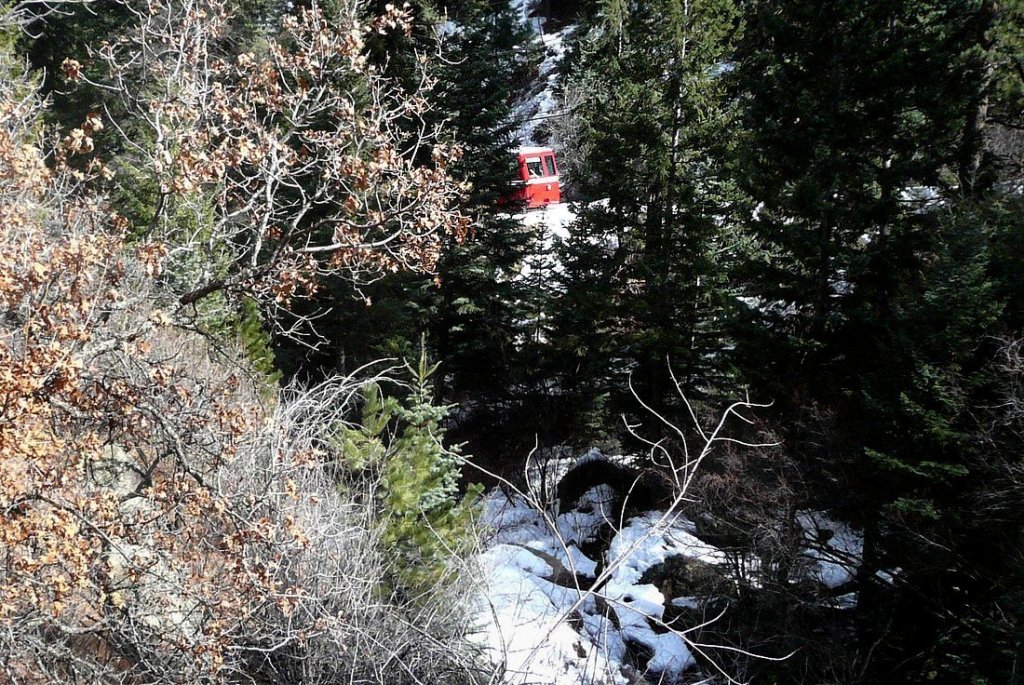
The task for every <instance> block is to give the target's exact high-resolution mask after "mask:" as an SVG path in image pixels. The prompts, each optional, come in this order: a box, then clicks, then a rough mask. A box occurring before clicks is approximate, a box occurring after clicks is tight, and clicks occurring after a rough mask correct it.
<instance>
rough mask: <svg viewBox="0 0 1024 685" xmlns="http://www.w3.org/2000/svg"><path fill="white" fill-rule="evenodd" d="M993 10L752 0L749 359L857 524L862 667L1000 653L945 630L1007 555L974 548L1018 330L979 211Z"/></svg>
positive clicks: (989, 666) (932, 666)
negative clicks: (955, 640) (756, 252)
mask: <svg viewBox="0 0 1024 685" xmlns="http://www.w3.org/2000/svg"><path fill="white" fill-rule="evenodd" d="M995 20H996V17H995V15H993V14H992V5H991V4H990V3H984V2H981V3H964V4H960V3H955V4H950V3H943V2H930V1H920V2H919V1H915V0H899V1H892V2H882V3H878V2H864V3H858V2H853V3H841V4H840V3H835V4H829V5H827V6H826V7H822V6H820V5H815V4H811V3H804V2H785V3H760V4H758V3H752V4H751V6H750V12H749V15H748V17H747V32H746V35H745V39H744V41H743V42H742V44H741V50H740V51H739V54H738V57H737V70H736V73H735V78H736V82H737V83H738V84H739V85H740V92H739V97H740V98H741V101H742V103H743V107H744V109H745V113H746V116H745V133H746V138H745V139H744V141H743V145H742V149H743V150H744V151H745V155H744V157H745V159H744V168H743V173H742V174H741V177H742V178H743V180H744V184H745V188H746V190H747V191H748V192H749V194H750V196H751V198H752V201H753V202H754V203H755V208H756V211H755V212H754V218H753V221H752V224H753V228H754V229H755V232H756V235H757V237H758V238H759V240H760V241H761V243H762V245H763V247H764V249H765V250H766V252H767V254H768V255H770V257H771V259H770V260H762V261H759V262H755V263H751V264H750V265H749V267H748V271H747V275H748V276H749V277H750V281H749V288H750V292H749V294H751V295H753V296H754V297H753V298H752V299H751V300H749V301H750V302H752V303H753V306H752V307H751V308H750V310H749V312H748V314H749V317H748V318H747V320H746V322H745V327H744V328H743V331H742V335H741V337H740V352H741V360H742V365H743V369H744V373H745V375H746V377H747V378H748V379H750V380H751V381H752V382H753V384H754V386H755V388H757V391H758V392H759V393H763V394H767V395H768V398H771V399H778V400H781V401H782V402H781V405H782V406H781V408H780V414H779V415H780V422H781V423H782V425H788V426H790V427H791V428H790V431H789V434H788V436H787V437H788V440H787V443H788V444H789V445H791V448H790V449H791V450H793V452H794V453H795V454H796V455H797V456H798V457H799V458H800V461H801V463H802V465H803V467H804V470H805V473H807V474H808V478H807V486H808V491H807V492H806V495H805V496H806V497H807V498H808V499H809V501H811V502H814V503H815V504H816V505H817V506H832V507H840V508H843V507H845V509H846V513H847V514H848V515H850V516H852V517H854V518H855V519H856V520H857V521H858V522H859V523H860V524H861V525H862V526H863V528H864V534H865V540H864V552H863V560H862V563H861V566H860V570H859V573H858V577H857V589H858V609H857V618H858V624H857V627H858V636H859V641H858V642H857V643H856V644H855V645H854V648H855V649H860V650H862V651H861V654H862V655H864V657H865V658H868V659H869V660H868V662H867V665H866V667H865V671H864V673H865V679H866V680H867V681H868V682H888V681H891V679H892V678H898V679H900V680H907V681H910V680H922V681H923V680H936V679H940V680H941V679H942V678H947V677H948V678H949V682H964V681H965V680H970V679H972V678H973V679H975V682H989V680H985V678H993V677H996V676H994V674H996V673H998V672H999V668H1001V666H993V664H994V660H993V659H991V658H989V657H987V656H986V657H982V656H980V652H979V651H977V650H976V651H974V652H973V653H971V654H968V652H970V650H966V651H960V650H959V648H957V649H952V648H951V646H950V644H949V643H945V646H942V645H940V644H939V643H937V640H938V639H939V636H942V635H951V634H957V635H966V634H967V633H970V632H971V631H972V630H975V629H976V628H977V626H978V625H980V624H981V623H983V622H984V621H987V620H989V618H990V617H991V615H992V614H991V612H992V610H993V607H992V605H991V604H988V603H987V601H988V600H987V599H986V598H987V597H991V594H992V592H993V587H994V586H998V585H999V584H1000V581H999V580H998V579H999V578H1001V577H1003V576H1002V574H1004V573H1006V572H1007V571H1006V570H1005V569H1007V568H1008V567H1007V566H1006V563H1007V556H1006V555H1007V554H1008V553H1009V552H1010V550H1007V548H1006V547H1005V546H1003V545H988V546H987V549H988V550H989V552H990V553H992V552H994V551H995V550H996V549H999V550H1000V551H999V552H998V553H996V554H994V555H993V556H991V557H989V558H988V560H987V562H986V563H985V564H978V563H977V559H978V554H979V549H978V548H977V543H978V542H979V541H981V540H991V539H992V536H991V533H992V531H989V530H987V529H986V527H985V526H984V525H979V524H978V522H976V521H974V520H972V519H973V516H972V508H973V507H974V506H975V504H976V502H977V501H978V499H977V498H982V497H983V495H982V494H981V493H983V492H985V491H986V489H987V488H988V487H989V486H988V485H987V484H986V482H987V481H988V480H989V479H990V478H991V475H992V471H991V468H989V467H987V466H985V464H986V457H983V456H982V454H983V450H986V449H988V448H983V447H982V444H983V440H984V438H983V436H984V434H985V432H986V431H985V430H984V429H982V427H981V425H980V424H979V423H978V421H977V418H978V416H979V412H980V413H984V412H983V411H982V410H981V408H982V407H984V406H986V405H988V404H989V402H991V401H992V400H991V398H992V397H993V395H994V394H998V393H997V391H996V390H995V389H994V388H995V387H996V386H998V385H999V380H998V379H997V378H995V377H993V376H992V375H991V372H990V371H989V370H988V369H989V360H991V359H992V357H993V354H994V351H995V350H994V347H995V346H994V344H993V339H992V338H991V337H989V334H990V332H992V331H995V330H999V329H1000V328H1001V327H1002V326H1003V325H1005V323H1004V322H1005V319H1004V316H1003V311H1004V310H1003V302H1004V301H1002V300H1001V298H1000V296H999V295H998V293H999V290H1000V288H1001V287H1002V286H1001V285H1000V283H999V279H998V276H997V273H996V270H995V268H996V267H997V265H999V264H1000V263H1001V262H1002V257H1001V256H1000V255H999V253H998V252H997V251H996V250H994V249H993V247H992V246H993V238H994V236H997V235H1003V236H1005V234H1002V233H1000V231H999V230H997V229H996V226H997V225H999V224H1000V223H1001V222H1003V221H1005V219H1001V218H997V217H996V215H995V214H994V213H993V212H990V211H984V212H980V211H979V208H980V207H982V206H985V205H987V204H991V205H992V206H993V207H994V206H998V205H1000V204H1001V203H999V202H995V203H993V200H992V197H991V194H990V192H991V189H992V186H991V181H990V180H988V181H986V179H992V178H993V175H992V167H991V166H990V162H989V161H987V160H986V157H985V155H984V154H983V146H982V143H981V133H980V132H981V131H982V130H983V128H984V126H983V123H984V122H983V119H984V111H985V106H984V101H985V99H986V98H987V97H988V95H987V93H988V92H989V90H990V87H991V81H990V78H991V73H990V70H989V69H987V68H986V64H987V58H986V57H985V55H987V54H990V51H991V50H992V47H991V46H990V45H988V42H989V40H990V37H991V35H992V34H991V32H990V30H989V29H990V28H991V27H992V22H993V21H995ZM986 27H988V28H986ZM979 117H980V118H979ZM1011 261H1012V259H1011ZM1003 263H1004V264H1005V262H1003ZM1002 268H1004V269H1005V266H1004V267H1002ZM830 454H837V455H839V458H838V459H831V458H829V455H830ZM992 454H993V453H991V452H990V453H989V457H991V456H992ZM836 483H842V484H844V485H845V486H846V487H845V488H844V489H843V490H842V491H840V492H829V490H830V489H832V488H835V484H836ZM999 535H1001V533H1000V534H999ZM985 566H988V567H989V568H985ZM895 568H898V569H900V573H901V575H900V577H899V579H898V580H897V581H896V583H894V584H888V583H885V582H882V581H880V580H879V571H881V570H883V569H895ZM968 596H970V598H971V599H970V600H968V599H967V597H968ZM879 625H885V626H888V631H889V632H888V633H887V634H886V635H885V637H884V639H882V640H879V635H878V626H879ZM971 626H973V627H971ZM977 634H978V633H975V635H977ZM910 654H912V655H914V656H913V657H910V658H907V655H910ZM953 662H957V664H958V665H957V667H956V668H955V669H954V668H951V664H952V663H953ZM939 664H943V665H942V666H938V665H939ZM940 674H941V675H940Z"/></svg>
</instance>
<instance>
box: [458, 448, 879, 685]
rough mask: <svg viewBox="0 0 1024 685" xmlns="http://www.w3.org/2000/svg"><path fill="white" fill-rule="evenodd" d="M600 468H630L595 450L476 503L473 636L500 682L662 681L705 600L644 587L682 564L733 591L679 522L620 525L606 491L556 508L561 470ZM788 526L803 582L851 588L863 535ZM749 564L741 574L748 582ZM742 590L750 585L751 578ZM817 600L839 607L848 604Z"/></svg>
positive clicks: (688, 662) (818, 525)
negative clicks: (686, 620) (480, 539)
mask: <svg viewBox="0 0 1024 685" xmlns="http://www.w3.org/2000/svg"><path fill="white" fill-rule="evenodd" d="M600 459H607V460H608V461H611V462H613V463H614V464H616V465H618V466H621V467H623V468H625V467H627V466H628V465H629V464H630V463H631V459H630V458H629V457H613V458H606V457H604V456H603V455H601V453H599V452H597V451H596V450H591V451H589V452H587V453H585V454H584V455H582V456H580V457H579V458H578V459H575V460H574V459H572V458H565V457H562V458H553V459H549V460H546V461H545V462H544V463H543V464H535V465H532V467H531V465H529V464H528V465H527V471H526V476H527V481H528V482H529V483H530V486H529V492H528V493H514V494H506V493H505V492H503V491H502V490H500V489H495V490H492V491H491V492H490V493H488V494H487V496H486V497H485V498H484V522H485V524H486V528H487V530H488V531H489V533H488V537H487V539H486V544H485V547H484V550H483V551H482V552H481V553H480V555H479V557H478V558H477V560H476V561H477V564H478V567H479V570H480V574H479V578H478V585H477V591H476V597H475V599H474V614H475V615H476V616H477V617H478V620H477V624H476V630H475V632H474V633H473V637H474V639H475V640H476V641H477V642H478V644H480V645H481V647H482V648H483V649H484V650H485V652H486V653H487V654H488V655H489V657H490V658H491V659H492V660H493V661H494V662H495V663H497V664H501V665H504V668H505V672H504V674H503V678H502V681H501V682H503V683H508V684H510V685H526V684H527V683H530V684H539V683H544V684H546V685H579V684H584V683H585V684H587V685H605V684H607V685H611V684H616V685H624V684H625V683H632V682H636V679H637V677H638V676H641V675H643V676H645V677H646V678H647V679H648V680H652V679H653V680H652V682H665V683H671V682H676V681H678V680H679V679H680V677H681V676H682V675H683V674H684V673H687V672H688V671H691V670H694V669H695V668H696V666H697V662H696V660H695V659H694V655H693V653H692V651H691V646H690V645H689V644H688V643H687V633H686V631H687V629H689V628H693V627H694V626H695V624H696V623H698V622H699V621H700V620H702V619H700V618H697V617H698V616H703V614H702V613H701V612H700V609H701V607H702V605H704V603H706V602H707V601H708V600H709V599H711V598H709V597H695V596H690V595H692V594H693V591H692V589H690V590H683V589H678V592H679V594H678V596H671V593H672V592H674V591H676V590H673V589H672V588H678V584H673V583H664V582H662V581H657V582H658V583H659V584H654V583H652V582H645V581H646V580H649V579H650V578H657V577H659V574H661V575H660V577H665V576H664V573H665V572H666V571H668V570H669V569H670V567H671V565H672V564H676V565H677V568H678V565H679V564H680V563H682V564H683V565H686V566H687V567H688V568H695V569H704V570H705V572H710V573H712V574H715V576H716V577H718V578H721V579H724V581H725V582H726V583H728V582H732V581H729V580H728V579H729V578H731V571H730V570H729V569H730V568H731V567H730V566H729V565H728V564H727V563H726V562H727V557H726V555H725V553H724V552H722V551H721V550H719V549H718V548H716V547H715V546H713V545H710V544H708V543H707V542H705V541H703V540H701V539H700V538H698V537H697V536H696V534H695V531H696V526H695V525H694V524H693V523H692V522H691V521H689V520H687V519H685V518H683V517H682V516H679V515H678V514H675V515H668V514H666V512H664V511H649V512H644V513H641V514H639V515H633V516H623V515H622V514H620V513H619V512H620V510H619V508H617V505H616V497H617V494H616V492H615V489H614V488H613V487H612V486H611V485H606V484H599V485H595V486H593V487H590V489H588V490H586V491H585V492H584V493H583V495H582V496H581V497H580V498H579V499H578V500H577V501H576V502H575V504H574V505H573V506H571V507H567V508H566V510H564V511H560V510H559V506H558V503H557V498H556V497H555V495H554V493H555V485H554V484H556V483H557V482H558V481H559V480H560V479H561V478H562V477H564V475H565V473H566V472H567V471H568V470H569V469H570V468H572V467H574V466H578V465H580V464H583V463H586V462H588V461H594V460H600ZM797 521H798V523H799V524H800V526H801V529H802V530H803V541H804V542H803V549H802V552H801V556H802V557H803V558H804V560H805V565H804V571H803V575H804V577H805V578H807V579H809V580H812V581H815V582H817V583H818V584H819V586H820V587H821V588H823V590H824V591H825V594H826V595H827V594H828V592H827V591H828V590H834V589H837V588H840V587H842V586H843V585H844V584H846V583H847V582H849V581H851V580H853V579H854V578H855V576H856V572H857V567H858V565H859V563H860V559H861V554H862V549H863V537H862V534H861V533H860V532H859V531H858V530H856V529H855V528H853V527H852V526H850V525H848V524H846V523H843V522H841V521H837V520H835V519H833V518H830V517H829V516H827V515H825V514H823V513H821V512H815V511H802V512H799V513H798V516H797ZM588 554H589V555H590V556H588ZM758 567H759V564H758V563H752V564H750V565H749V566H748V569H754V570H753V571H752V572H753V573H754V574H755V576H756V573H757V571H756V568H758ZM883 580H891V576H887V577H885V578H883ZM747 581H748V582H750V583H752V585H753V586H757V585H758V582H757V578H756V577H753V578H748V579H747ZM666 593H669V594H666ZM823 602H826V603H827V604H828V605H829V606H832V607H834V608H837V609H844V608H850V607H853V606H856V602H857V595H856V593H847V594H844V595H841V596H838V597H835V598H826V599H823ZM705 608H706V606H705ZM680 610H682V611H684V612H685V611H686V610H690V611H691V612H693V615H694V618H693V624H691V625H679V624H678V622H679V621H678V619H676V620H670V617H667V616H666V613H667V611H670V612H671V613H672V616H674V617H679V616H680V613H679V612H680ZM694 610H696V611H694ZM685 615H686V614H685V613H684V614H683V616H685Z"/></svg>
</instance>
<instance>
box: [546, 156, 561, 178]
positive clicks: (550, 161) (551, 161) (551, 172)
mask: <svg viewBox="0 0 1024 685" xmlns="http://www.w3.org/2000/svg"><path fill="white" fill-rule="evenodd" d="M544 162H545V163H546V164H547V166H548V176H557V175H558V171H556V170H555V157H554V155H548V156H547V157H545V158H544Z"/></svg>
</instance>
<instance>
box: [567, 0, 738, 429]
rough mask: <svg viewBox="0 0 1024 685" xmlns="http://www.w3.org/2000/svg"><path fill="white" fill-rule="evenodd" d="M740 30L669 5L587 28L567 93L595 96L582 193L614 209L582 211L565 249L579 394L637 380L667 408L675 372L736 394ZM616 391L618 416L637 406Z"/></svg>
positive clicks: (716, 17) (570, 353) (632, 8)
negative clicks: (731, 267)
mask: <svg viewBox="0 0 1024 685" xmlns="http://www.w3.org/2000/svg"><path fill="white" fill-rule="evenodd" d="M736 21H737V10H736V8H735V6H734V4H733V3H732V2H730V1H728V0H708V1H703V2H689V3H679V2H675V1H671V0H665V1H663V2H644V3H636V2H634V3H612V4H602V5H601V7H600V8H599V11H597V12H594V13H593V14H592V16H591V18H590V20H589V23H588V24H587V25H586V26H585V27H584V28H583V29H581V34H582V37H581V38H580V40H579V42H578V45H577V46H576V48H575V50H574V52H573V53H572V56H571V58H570V59H571V61H572V62H573V64H574V71H573V73H571V75H570V77H569V79H568V84H567V86H566V87H567V88H569V89H574V90H575V91H577V92H579V93H581V94H582V96H583V102H582V104H581V106H580V111H579V112H577V113H576V114H575V116H577V117H579V118H580V119H582V122H583V129H584V133H583V135H582V136H581V138H582V140H583V147H584V148H585V149H586V150H587V151H588V156H587V158H586V160H585V166H586V168H587V171H588V175H587V176H585V178H584V179H583V180H582V182H581V186H582V188H581V192H582V194H583V196H584V197H586V198H592V199H597V198H607V204H595V205H592V206H591V207H590V208H589V209H587V210H586V211H585V212H584V213H583V218H582V219H581V221H580V222H579V223H578V224H577V225H576V226H575V227H574V230H573V232H572V238H571V240H570V242H569V244H568V245H567V246H566V250H565V252H564V261H565V264H566V272H565V276H566V277H565V295H564V297H562V298H561V299H560V300H559V305H558V312H559V313H558V321H559V325H558V329H557V333H556V340H557V341H559V345H560V346H561V352H562V354H563V355H564V357H563V360H562V365H563V366H564V367H566V368H568V369H574V368H576V369H578V371H577V372H575V374H574V375H575V377H570V378H569V379H567V380H566V385H567V386H568V387H576V388H578V389H579V391H580V392H583V393H585V392H586V390H584V388H587V387H596V388H599V389H600V388H608V389H609V390H608V391H609V392H613V391H612V390H611V389H612V388H620V389H621V388H622V386H623V381H624V379H623V378H622V376H623V375H624V374H625V373H627V372H631V373H632V376H633V380H634V384H635V386H636V389H637V391H638V392H639V394H640V397H641V398H642V399H643V401H644V402H646V403H647V404H649V405H650V406H652V407H655V408H657V409H660V410H664V409H665V407H666V406H667V404H668V403H670V402H671V401H672V398H673V397H676V389H675V388H674V387H672V383H671V382H669V380H668V369H667V367H666V362H668V363H671V365H672V367H673V368H674V369H675V371H676V374H677V377H678V378H679V380H680V383H681V385H682V390H683V392H685V393H687V394H688V395H691V396H694V397H697V396H701V395H706V394H713V393H715V392H716V391H718V390H720V389H721V388H722V386H723V385H725V384H726V381H725V375H726V367H727V363H726V361H725V360H724V359H723V358H722V348H723V347H725V342H724V338H725V336H724V332H723V330H722V329H723V323H724V317H725V309H726V307H727V303H728V300H729V298H728V297H727V290H728V289H727V273H728V262H729V257H730V253H731V250H732V249H733V248H734V245H733V244H732V243H733V240H734V237H735V236H734V235H733V234H732V230H731V228H730V226H729V221H728V219H727V218H726V217H727V216H728V211H727V207H728V206H729V205H730V204H731V202H733V201H734V192H733V188H732V187H731V185H730V183H729V181H728V180H727V179H726V178H725V176H724V175H723V165H722V163H723V160H725V159H727V157H728V155H727V152H726V151H727V148H728V145H729V142H728V141H729V137H728V136H727V135H726V131H727V130H728V126H729V121H730V111H729V106H728V103H727V100H726V98H725V93H724V88H723V82H722V80H721V79H720V78H719V73H720V71H721V70H722V65H723V62H724V60H726V59H727V58H728V56H729V54H730V50H731V47H730V45H731V42H732V40H733V37H734V34H735V31H736V29H737V24H736ZM582 307H586V310H585V311H586V314H582V313H581V308H582ZM595 310H598V311H595ZM587 318H589V319H590V320H591V321H593V322H595V323H596V322H600V323H597V325H594V326H589V325H588V324H587V322H586V319H587ZM562 341H564V343H565V344H561V343H562ZM602 376H603V378H602ZM616 376H619V378H615V377H616ZM614 394H616V395H617V398H613V401H612V404H611V405H610V406H611V407H613V408H614V409H615V410H619V409H622V408H624V407H626V406H628V405H629V403H630V402H629V400H628V395H627V394H626V393H624V392H622V391H621V390H619V391H618V392H614ZM601 395H603V391H602V390H599V391H598V393H597V394H596V395H595V397H600V396H601ZM580 399H581V400H584V401H585V398H584V397H580Z"/></svg>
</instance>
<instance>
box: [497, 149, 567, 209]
mask: <svg viewBox="0 0 1024 685" xmlns="http://www.w3.org/2000/svg"><path fill="white" fill-rule="evenodd" d="M516 156H517V157H518V159H519V181H518V182H517V187H516V190H515V192H514V193H513V194H512V197H511V198H509V199H510V201H511V202H523V201H525V202H526V207H527V209H535V208H537V207H546V206H547V205H551V204H557V203H559V202H561V201H562V189H561V187H560V186H559V185H558V166H557V165H556V163H555V152H554V150H552V149H551V148H549V147H521V148H519V149H518V150H516Z"/></svg>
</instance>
